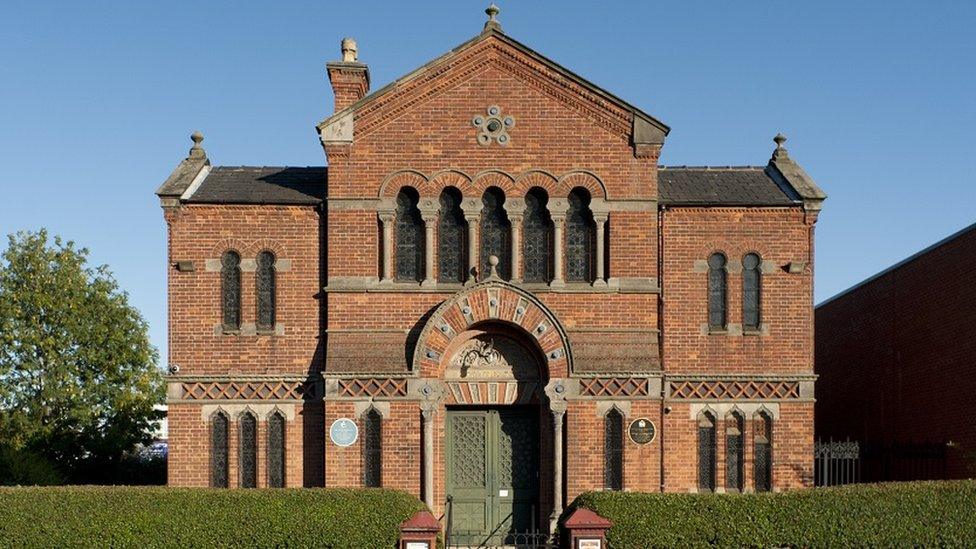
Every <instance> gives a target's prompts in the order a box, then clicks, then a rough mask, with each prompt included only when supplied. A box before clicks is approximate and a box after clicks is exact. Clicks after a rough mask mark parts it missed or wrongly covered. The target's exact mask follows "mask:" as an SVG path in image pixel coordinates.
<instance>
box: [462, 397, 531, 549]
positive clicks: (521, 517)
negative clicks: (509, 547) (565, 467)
mask: <svg viewBox="0 0 976 549" xmlns="http://www.w3.org/2000/svg"><path fill="white" fill-rule="evenodd" d="M446 435H447V460H446V462H447V463H446V465H447V471H446V484H447V494H448V495H449V496H451V498H452V517H451V520H452V530H453V532H455V533H456V534H457V535H458V536H472V537H478V536H481V537H492V538H501V539H504V537H505V534H508V533H510V532H516V531H518V532H526V531H528V530H530V529H531V527H532V525H533V520H532V518H533V517H532V515H533V513H534V512H535V509H536V501H537V496H538V492H539V489H538V484H539V475H538V471H539V447H538V440H539V437H538V417H537V413H536V411H535V410H534V409H532V408H518V407H504V408H497V409H495V408H492V409H484V410H449V411H448V413H447V433H446Z"/></svg>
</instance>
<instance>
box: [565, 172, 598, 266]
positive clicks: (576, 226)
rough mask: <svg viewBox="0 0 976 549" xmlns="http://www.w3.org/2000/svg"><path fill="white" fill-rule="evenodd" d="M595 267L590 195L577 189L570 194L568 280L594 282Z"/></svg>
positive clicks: (594, 230)
mask: <svg viewBox="0 0 976 549" xmlns="http://www.w3.org/2000/svg"><path fill="white" fill-rule="evenodd" d="M595 265H596V223H594V222H593V212H592V211H590V192H589V191H587V190H586V189H584V188H582V187H576V188H575V189H573V190H572V192H570V193H569V211H568V212H567V213H566V280H571V281H577V282H593V280H594V279H595V275H594V268H595Z"/></svg>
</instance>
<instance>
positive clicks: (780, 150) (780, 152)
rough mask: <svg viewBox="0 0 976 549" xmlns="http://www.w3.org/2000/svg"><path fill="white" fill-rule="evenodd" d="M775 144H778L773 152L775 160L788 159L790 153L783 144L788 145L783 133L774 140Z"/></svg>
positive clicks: (778, 134)
mask: <svg viewBox="0 0 976 549" xmlns="http://www.w3.org/2000/svg"><path fill="white" fill-rule="evenodd" d="M773 143H776V149H775V150H774V151H773V158H774V159H775V158H786V157H787V156H788V153H787V152H786V147H784V146H783V143H786V136H785V135H783V134H781V133H777V134H776V137H774V138H773Z"/></svg>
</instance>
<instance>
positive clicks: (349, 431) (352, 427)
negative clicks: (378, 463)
mask: <svg viewBox="0 0 976 549" xmlns="http://www.w3.org/2000/svg"><path fill="white" fill-rule="evenodd" d="M329 438H331V439H332V443H333V444H335V445H336V446H352V445H353V444H354V443H355V442H356V439H358V438H359V427H357V426H356V422H355V421H353V420H351V419H349V418H345V417H341V418H339V419H337V420H335V421H333V422H332V427H329Z"/></svg>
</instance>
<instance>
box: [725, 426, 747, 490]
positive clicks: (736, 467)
mask: <svg viewBox="0 0 976 549" xmlns="http://www.w3.org/2000/svg"><path fill="white" fill-rule="evenodd" d="M743 428H744V426H743V420H742V416H741V415H739V414H737V413H734V412H733V413H732V414H730V415H728V416H727V417H726V418H725V489H726V490H728V491H735V492H741V491H742V454H743V450H744V448H743V446H744V444H745V441H744V438H743V437H744V434H743Z"/></svg>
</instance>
